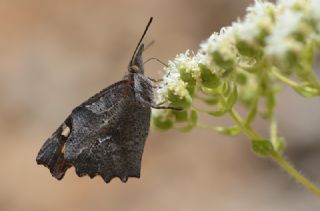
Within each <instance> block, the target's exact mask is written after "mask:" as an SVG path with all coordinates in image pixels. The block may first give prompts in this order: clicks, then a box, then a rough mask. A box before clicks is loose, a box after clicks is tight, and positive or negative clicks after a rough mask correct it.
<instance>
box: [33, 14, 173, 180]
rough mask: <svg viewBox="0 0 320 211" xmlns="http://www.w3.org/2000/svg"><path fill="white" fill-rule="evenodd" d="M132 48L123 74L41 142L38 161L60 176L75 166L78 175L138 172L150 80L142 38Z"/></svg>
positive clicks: (150, 104) (147, 121) (107, 176)
mask: <svg viewBox="0 0 320 211" xmlns="http://www.w3.org/2000/svg"><path fill="white" fill-rule="evenodd" d="M151 22H152V18H150V20H149V22H148V24H147V27H146V28H145V31H144V33H143V35H142V37H141V39H140V41H139V43H138V45H137V47H136V49H135V51H134V54H133V56H132V59H131V61H130V63H129V66H128V72H129V73H128V74H127V75H126V76H125V78H124V80H122V81H119V82H117V83H115V84H113V85H111V86H109V87H107V88H106V89H104V90H102V91H101V92H100V93H98V94H96V95H94V96H93V97H91V98H90V99H88V100H87V101H85V102H84V103H82V104H81V105H79V106H78V107H76V108H74V109H73V111H72V113H71V114H70V115H69V116H68V117H67V118H66V120H65V121H64V122H63V123H62V124H61V125H60V127H59V128H58V129H57V130H56V131H55V132H54V133H53V134H52V136H51V137H50V138H49V139H48V140H47V141H46V142H45V143H44V145H43V146H42V148H41V149H40V151H39V153H38V156H37V159H36V160H37V163H38V164H42V165H44V166H46V167H48V168H49V169H50V172H51V174H52V176H53V177H55V178H57V179H58V180H60V179H62V178H63V176H64V174H65V172H66V170H67V169H68V168H70V167H71V166H74V167H75V169H76V173H77V175H78V176H84V175H89V176H90V177H91V178H93V177H95V176H96V175H101V177H102V178H103V179H104V181H105V182H107V183H108V182H110V180H111V179H112V178H114V177H119V178H120V179H121V181H122V182H126V181H127V180H128V177H137V178H139V177H140V168H141V159H142V154H143V149H144V144H145V141H146V138H147V136H148V132H149V126H150V115H151V107H154V108H170V107H161V106H156V105H155V103H154V100H153V84H154V82H153V81H152V80H151V79H149V78H148V77H146V76H145V75H144V67H143V61H142V53H143V50H144V45H143V44H142V40H143V38H144V36H145V34H146V32H147V30H148V28H149V26H150V24H151Z"/></svg>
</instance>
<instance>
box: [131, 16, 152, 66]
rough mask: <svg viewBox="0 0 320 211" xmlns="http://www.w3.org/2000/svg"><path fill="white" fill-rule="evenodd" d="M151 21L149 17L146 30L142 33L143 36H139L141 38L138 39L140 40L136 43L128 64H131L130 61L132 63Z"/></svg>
mask: <svg viewBox="0 0 320 211" xmlns="http://www.w3.org/2000/svg"><path fill="white" fill-rule="evenodd" d="M152 20H153V17H150V19H149V22H148V24H147V26H146V28H145V29H144V32H143V34H142V36H141V38H140V40H139V42H138V45H137V47H136V49H135V50H134V52H133V55H132V58H131V61H130V64H131V63H132V61H133V59H134V56H135V55H136V53H137V50H138V48H139V46H140V44H141V42H142V40H143V38H144V36H145V35H146V33H147V31H148V29H149V26H150V24H151V22H152Z"/></svg>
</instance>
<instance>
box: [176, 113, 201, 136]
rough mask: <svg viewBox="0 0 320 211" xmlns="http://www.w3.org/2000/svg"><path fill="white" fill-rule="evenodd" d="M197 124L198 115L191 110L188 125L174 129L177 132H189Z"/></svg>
mask: <svg viewBox="0 0 320 211" xmlns="http://www.w3.org/2000/svg"><path fill="white" fill-rule="evenodd" d="M197 122H198V113H197V112H196V111H195V110H193V109H192V110H191V114H190V119H189V122H188V124H187V125H186V126H184V127H177V128H176V129H177V130H179V131H180V132H189V131H190V130H192V128H194V127H195V126H196V124H197Z"/></svg>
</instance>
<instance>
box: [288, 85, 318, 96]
mask: <svg viewBox="0 0 320 211" xmlns="http://www.w3.org/2000/svg"><path fill="white" fill-rule="evenodd" d="M293 88H294V90H295V91H296V92H297V93H298V94H300V95H301V96H303V97H314V96H318V95H320V90H319V89H317V88H314V87H312V86H309V85H301V86H297V87H293Z"/></svg>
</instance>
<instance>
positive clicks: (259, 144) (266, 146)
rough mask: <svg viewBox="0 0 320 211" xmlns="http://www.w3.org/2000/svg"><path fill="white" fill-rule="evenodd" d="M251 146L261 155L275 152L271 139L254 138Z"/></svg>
mask: <svg viewBox="0 0 320 211" xmlns="http://www.w3.org/2000/svg"><path fill="white" fill-rule="evenodd" d="M251 147H252V150H253V151H254V152H255V153H256V154H257V155H259V156H268V155H271V154H272V153H274V152H275V151H274V149H273V146H272V144H271V142H270V141H269V140H264V139H263V140H252V141H251Z"/></svg>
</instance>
